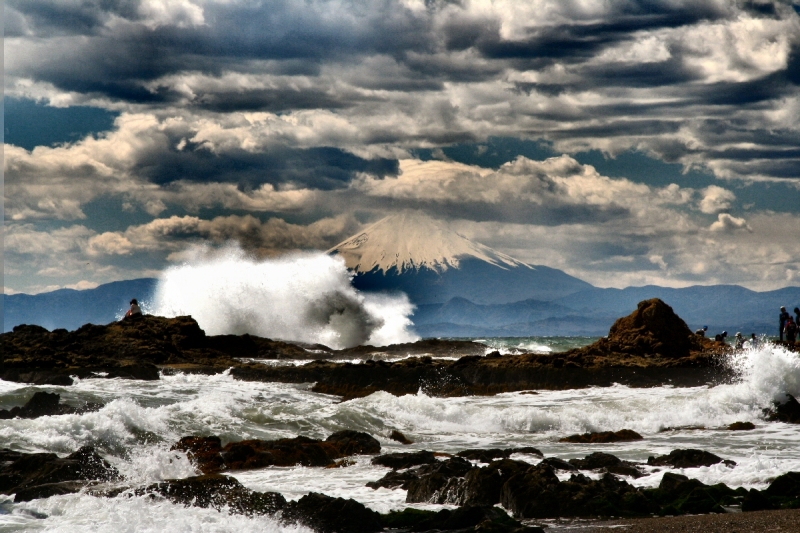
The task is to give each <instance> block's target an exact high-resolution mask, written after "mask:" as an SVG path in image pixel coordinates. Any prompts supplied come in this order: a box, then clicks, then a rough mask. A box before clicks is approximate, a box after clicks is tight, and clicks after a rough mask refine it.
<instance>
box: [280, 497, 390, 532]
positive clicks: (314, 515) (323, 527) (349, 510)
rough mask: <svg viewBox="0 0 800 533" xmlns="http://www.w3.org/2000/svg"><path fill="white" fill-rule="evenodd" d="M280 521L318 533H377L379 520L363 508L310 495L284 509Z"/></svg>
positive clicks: (380, 527) (352, 502)
mask: <svg viewBox="0 0 800 533" xmlns="http://www.w3.org/2000/svg"><path fill="white" fill-rule="evenodd" d="M281 520H282V521H284V522H286V523H300V524H303V525H305V526H308V527H310V528H312V529H313V530H314V531H317V532H319V533H374V532H378V531H381V530H382V529H383V525H382V523H381V516H380V515H379V514H378V513H376V512H375V511H372V510H370V509H367V508H366V507H364V505H363V504H361V503H359V502H357V501H355V500H352V499H347V500H345V499H344V498H332V497H331V496H326V495H324V494H319V493H316V492H312V493H310V494H306V495H305V496H303V497H302V498H300V499H299V500H298V501H296V502H290V503H288V504H287V505H286V507H284V509H283V513H282V514H281Z"/></svg>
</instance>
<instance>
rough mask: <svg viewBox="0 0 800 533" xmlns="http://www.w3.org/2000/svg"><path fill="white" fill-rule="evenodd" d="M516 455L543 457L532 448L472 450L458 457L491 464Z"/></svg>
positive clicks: (459, 453) (460, 453)
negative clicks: (524, 454)
mask: <svg viewBox="0 0 800 533" xmlns="http://www.w3.org/2000/svg"><path fill="white" fill-rule="evenodd" d="M514 453H526V454H530V455H537V456H539V457H543V455H542V452H540V451H539V450H537V449H536V448H533V447H531V446H526V447H521V448H505V449H501V448H488V449H483V448H476V449H470V450H462V451H460V452H458V453H457V454H456V455H457V456H459V457H463V458H464V459H469V460H470V461H478V462H481V463H491V462H492V461H494V460H495V459H508V458H509V457H510V456H511V455H512V454H514Z"/></svg>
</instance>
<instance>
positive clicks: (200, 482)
mask: <svg viewBox="0 0 800 533" xmlns="http://www.w3.org/2000/svg"><path fill="white" fill-rule="evenodd" d="M134 494H137V495H145V494H148V495H159V496H161V497H164V498H166V499H168V500H170V501H172V502H174V503H178V504H182V505H186V506H189V505H191V506H194V507H211V508H214V509H220V510H222V509H225V510H227V511H229V512H232V513H236V514H245V515H259V514H270V515H271V514H275V513H277V512H278V511H280V510H281V509H283V508H284V507H285V506H286V499H285V498H284V497H283V496H282V495H281V494H278V493H276V492H256V491H252V490H250V489H248V488H246V487H245V486H244V485H242V484H241V483H239V482H238V481H237V480H235V479H233V478H232V477H228V476H223V475H220V474H211V475H203V476H195V477H189V478H185V479H172V480H167V481H163V482H161V483H154V484H152V485H149V486H148V487H146V488H143V489H137V490H136V491H134Z"/></svg>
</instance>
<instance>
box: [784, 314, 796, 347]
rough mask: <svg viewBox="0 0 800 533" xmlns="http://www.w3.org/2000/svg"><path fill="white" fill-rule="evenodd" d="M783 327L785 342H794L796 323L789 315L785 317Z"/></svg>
mask: <svg viewBox="0 0 800 533" xmlns="http://www.w3.org/2000/svg"><path fill="white" fill-rule="evenodd" d="M784 329H785V330H786V342H788V343H789V344H794V342H795V340H797V324H795V322H794V320H793V319H792V317H791V316H790V317H789V318H787V319H786V326H785V327H784Z"/></svg>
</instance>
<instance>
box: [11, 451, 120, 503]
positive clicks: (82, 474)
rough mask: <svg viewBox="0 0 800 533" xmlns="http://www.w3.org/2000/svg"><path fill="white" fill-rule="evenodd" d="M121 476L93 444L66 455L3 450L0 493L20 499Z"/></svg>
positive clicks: (30, 498)
mask: <svg viewBox="0 0 800 533" xmlns="http://www.w3.org/2000/svg"><path fill="white" fill-rule="evenodd" d="M119 477H120V476H119V472H117V470H116V469H115V468H114V467H112V466H111V465H110V464H108V462H107V461H106V460H105V459H103V458H102V457H101V456H100V455H98V453H97V452H96V451H95V450H94V448H92V447H91V446H84V447H82V448H80V449H79V450H78V451H76V452H74V453H72V454H70V455H68V456H67V457H64V458H60V457H58V456H57V455H56V454H54V453H22V452H14V451H11V450H8V449H3V450H0V493H3V494H16V497H15V501H18V502H22V501H29V500H34V499H37V498H47V497H49V496H53V495H56V494H68V493H71V492H77V491H78V490H80V489H82V488H83V487H85V486H86V485H87V484H88V483H89V482H93V481H96V482H99V481H111V480H116V479H119Z"/></svg>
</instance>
